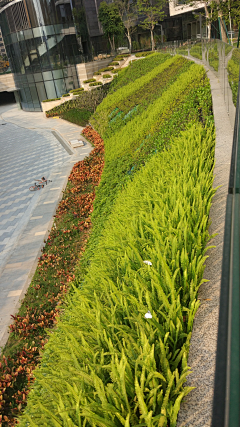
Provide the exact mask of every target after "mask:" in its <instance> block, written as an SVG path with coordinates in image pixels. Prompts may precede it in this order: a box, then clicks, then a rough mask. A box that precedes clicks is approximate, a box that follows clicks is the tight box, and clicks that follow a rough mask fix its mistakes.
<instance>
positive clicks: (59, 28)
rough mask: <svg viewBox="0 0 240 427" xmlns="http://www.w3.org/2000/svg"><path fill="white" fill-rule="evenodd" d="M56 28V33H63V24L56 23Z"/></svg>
mask: <svg viewBox="0 0 240 427" xmlns="http://www.w3.org/2000/svg"><path fill="white" fill-rule="evenodd" d="M54 28H55V33H56V34H61V30H62V25H61V24H57V25H54Z"/></svg>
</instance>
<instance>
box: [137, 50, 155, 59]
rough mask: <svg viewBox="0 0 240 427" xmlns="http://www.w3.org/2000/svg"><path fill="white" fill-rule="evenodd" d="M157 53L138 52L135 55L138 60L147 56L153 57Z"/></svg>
mask: <svg viewBox="0 0 240 427" xmlns="http://www.w3.org/2000/svg"><path fill="white" fill-rule="evenodd" d="M154 53H155V52H152V51H150V52H137V53H135V56H136V58H145V57H146V56H149V55H153V54H154Z"/></svg>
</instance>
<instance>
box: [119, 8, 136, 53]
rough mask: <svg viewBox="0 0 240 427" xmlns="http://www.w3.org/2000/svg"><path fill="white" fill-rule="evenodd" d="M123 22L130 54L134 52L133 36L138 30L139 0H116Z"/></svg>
mask: <svg viewBox="0 0 240 427" xmlns="http://www.w3.org/2000/svg"><path fill="white" fill-rule="evenodd" d="M115 4H116V5H117V7H118V10H119V13H120V16H121V18H122V22H123V25H124V28H125V35H126V37H127V39H128V43H129V49H130V52H131V50H132V34H133V33H134V32H135V31H136V29H137V18H138V11H137V0H115Z"/></svg>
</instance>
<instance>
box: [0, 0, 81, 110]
mask: <svg viewBox="0 0 240 427" xmlns="http://www.w3.org/2000/svg"><path fill="white" fill-rule="evenodd" d="M0 25H1V29H2V34H3V38H4V43H5V47H6V51H7V56H8V58H9V62H10V66H11V69H12V71H13V73H14V80H15V84H16V88H17V89H18V94H19V98H20V103H21V106H22V108H23V109H24V110H28V111H41V101H42V100H44V99H49V98H56V97H59V96H61V95H63V94H64V93H66V92H68V91H69V90H71V89H73V88H76V87H78V86H79V82H78V77H77V71H76V65H75V64H76V63H78V62H82V57H81V55H82V53H83V52H82V51H81V46H80V45H79V43H78V40H77V37H76V28H75V24H74V21H73V16H72V6H71V0H0Z"/></svg>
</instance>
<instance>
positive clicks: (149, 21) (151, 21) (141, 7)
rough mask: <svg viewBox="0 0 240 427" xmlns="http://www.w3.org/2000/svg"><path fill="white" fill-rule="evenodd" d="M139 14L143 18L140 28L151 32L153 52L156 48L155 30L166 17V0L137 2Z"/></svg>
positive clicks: (142, 0) (139, 0)
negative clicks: (164, 8)
mask: <svg viewBox="0 0 240 427" xmlns="http://www.w3.org/2000/svg"><path fill="white" fill-rule="evenodd" d="M137 4H138V11H139V14H140V15H142V16H143V20H142V21H141V22H140V24H139V25H140V26H141V27H142V28H145V29H147V30H149V31H150V33H151V45H152V50H154V48H155V42H154V36H153V30H154V28H155V26H156V25H157V24H158V22H159V21H162V20H163V19H164V17H165V12H164V10H163V7H164V6H165V4H166V0H137Z"/></svg>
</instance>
